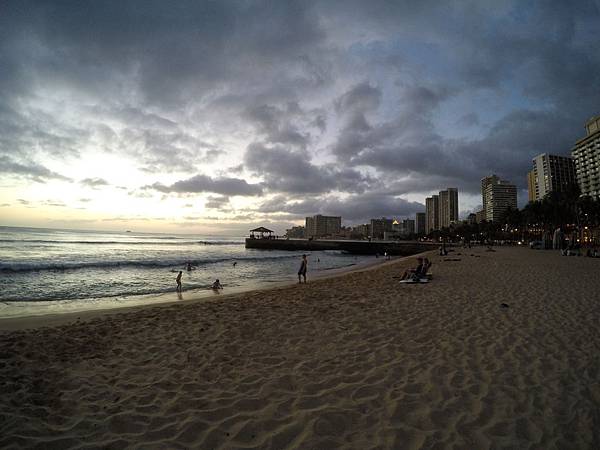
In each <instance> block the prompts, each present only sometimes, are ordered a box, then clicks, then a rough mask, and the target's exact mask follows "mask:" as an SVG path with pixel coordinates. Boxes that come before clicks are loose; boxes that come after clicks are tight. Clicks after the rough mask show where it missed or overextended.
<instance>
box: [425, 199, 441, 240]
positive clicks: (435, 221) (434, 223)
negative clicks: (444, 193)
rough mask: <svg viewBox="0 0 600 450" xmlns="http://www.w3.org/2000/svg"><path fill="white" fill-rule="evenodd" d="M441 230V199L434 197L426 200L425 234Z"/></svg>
mask: <svg viewBox="0 0 600 450" xmlns="http://www.w3.org/2000/svg"><path fill="white" fill-rule="evenodd" d="M439 229H440V197H439V195H432V196H431V197H427V198H426V199H425V233H427V234H429V233H431V232H432V231H433V230H439Z"/></svg>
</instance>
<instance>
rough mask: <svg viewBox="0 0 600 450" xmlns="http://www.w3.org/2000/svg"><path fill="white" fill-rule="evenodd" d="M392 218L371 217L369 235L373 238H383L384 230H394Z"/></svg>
mask: <svg viewBox="0 0 600 450" xmlns="http://www.w3.org/2000/svg"><path fill="white" fill-rule="evenodd" d="M393 224H394V220H393V219H386V218H385V217H382V218H381V219H371V230H370V231H371V237H372V238H373V239H383V236H384V233H385V232H386V231H394V225H393Z"/></svg>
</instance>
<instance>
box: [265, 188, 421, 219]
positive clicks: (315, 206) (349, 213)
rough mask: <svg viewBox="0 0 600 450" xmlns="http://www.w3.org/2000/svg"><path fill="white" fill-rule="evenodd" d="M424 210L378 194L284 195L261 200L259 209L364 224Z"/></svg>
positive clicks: (406, 202) (402, 200) (296, 217)
mask: <svg viewBox="0 0 600 450" xmlns="http://www.w3.org/2000/svg"><path fill="white" fill-rule="evenodd" d="M423 211H425V205H423V204H421V203H418V202H409V201H407V200H405V199H403V198H400V197H396V196H393V195H386V194H381V193H372V194H365V195H352V196H349V197H346V198H339V197H335V196H327V197H322V198H310V199H302V200H293V201H288V200H287V199H286V198H285V197H283V196H276V197H275V198H273V199H270V200H267V201H265V202H263V203H262V204H261V205H260V206H259V207H258V212H260V213H263V214H273V213H278V212H282V213H287V214H289V215H290V217H294V218H295V219H296V220H297V219H301V218H303V217H305V216H312V215H315V214H323V215H334V216H341V217H342V220H343V221H347V222H350V223H354V224H356V223H367V222H369V221H370V220H371V219H372V218H379V217H392V216H393V217H413V216H414V215H415V213H416V212H423Z"/></svg>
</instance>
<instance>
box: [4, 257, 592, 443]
mask: <svg viewBox="0 0 600 450" xmlns="http://www.w3.org/2000/svg"><path fill="white" fill-rule="evenodd" d="M431 259H432V261H433V266H432V271H433V280H432V281H431V282H429V283H427V284H412V285H411V284H409V285H403V284H400V283H399V282H398V280H397V278H395V277H396V276H397V275H398V274H399V273H400V272H401V270H402V268H403V267H407V266H412V265H413V262H412V261H410V258H407V260H406V261H399V260H396V261H391V262H389V263H387V262H386V263H385V264H381V265H378V266H375V267H371V268H366V269H365V270H361V271H354V272H349V273H345V274H343V275H341V276H334V277H329V278H324V279H318V280H314V281H313V282H309V283H308V284H306V285H301V286H299V285H296V286H291V285H290V286H284V287H278V288H275V289H269V290H260V291H252V292H246V293H243V294H239V295H232V296H231V297H228V299H227V301H195V302H180V303H175V304H173V303H171V304H168V305H164V306H161V307H160V308H156V307H141V308H137V309H132V310H128V311H122V310H121V311H118V313H117V314H104V315H102V316H96V317H93V318H89V320H85V321H75V322H70V323H64V324H61V325H56V326H52V327H38V328H34V329H20V330H16V331H3V332H1V333H0V348H2V352H0V357H1V360H2V363H3V364H2V365H0V379H2V380H3V381H4V385H3V386H4V394H3V396H2V400H1V401H0V416H1V417H3V418H4V425H3V428H2V436H1V437H0V447H2V448H7V449H16V448H24V447H40V448H61V449H62V448H82V447H83V448H91V447H94V448H95V447H104V448H115V447H116V448H126V447H144V448H181V449H183V448H265V449H273V450H275V449H277V450H280V449H284V448H363V449H372V450H375V449H382V448H383V449H388V448H389V449H392V448H393V449H395V448H403V449H415V450H416V449H420V448H478V449H494V448H548V449H550V448H598V447H599V446H600V431H599V429H598V427H597V424H598V423H599V420H600V415H599V411H600V378H599V375H600V359H598V348H600V335H599V334H598V323H597V322H598V317H599V316H600V303H599V302H598V300H597V299H596V297H595V296H594V295H591V294H592V293H595V292H598V289H599V288H600V280H598V278H597V276H596V274H597V273H598V269H600V260H598V259H594V258H585V257H566V256H560V254H559V253H558V252H553V251H542V250H539V251H536V250H529V249H526V248H514V247H498V248H496V249H495V251H493V252H487V251H486V250H485V248H481V247H479V248H473V249H469V250H466V249H462V250H461V249H456V250H455V252H454V253H452V254H451V255H450V256H449V257H438V256H433V257H432V258H431Z"/></svg>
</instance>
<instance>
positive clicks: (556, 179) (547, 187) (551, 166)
mask: <svg viewBox="0 0 600 450" xmlns="http://www.w3.org/2000/svg"><path fill="white" fill-rule="evenodd" d="M575 184H577V178H576V176H575V161H574V160H573V158H569V157H568V156H558V155H549V154H547V153H542V154H541V155H538V156H536V157H535V158H533V170H532V171H531V172H530V175H529V179H528V187H529V191H530V192H529V199H530V201H537V200H542V199H543V198H544V197H545V196H546V195H547V194H549V193H550V192H564V191H567V190H568V189H569V188H571V187H572V186H573V185H575Z"/></svg>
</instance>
